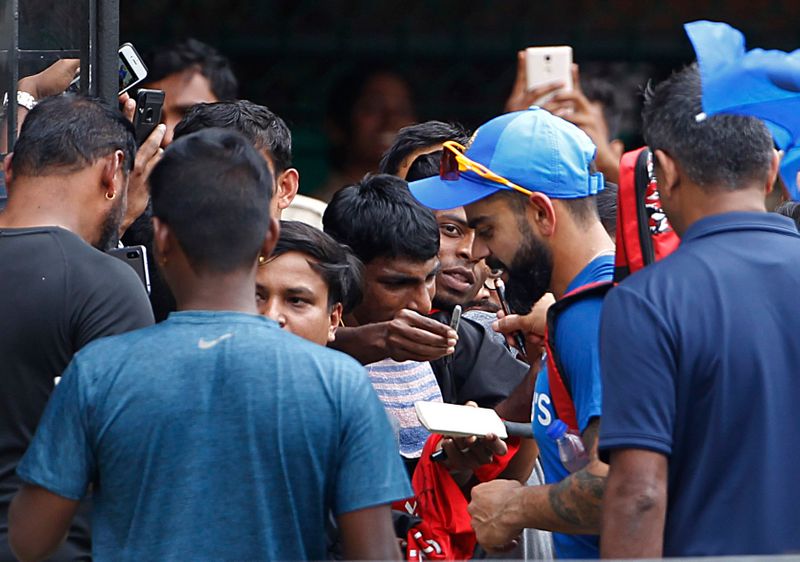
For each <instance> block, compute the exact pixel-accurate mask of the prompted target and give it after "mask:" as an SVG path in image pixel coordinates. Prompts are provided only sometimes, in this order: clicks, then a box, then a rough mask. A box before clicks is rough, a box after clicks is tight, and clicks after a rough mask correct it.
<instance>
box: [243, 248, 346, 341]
mask: <svg viewBox="0 0 800 562" xmlns="http://www.w3.org/2000/svg"><path fill="white" fill-rule="evenodd" d="M312 263H313V260H312V259H311V258H310V257H309V256H307V255H305V254H302V253H300V252H286V253H285V254H281V255H280V256H278V257H275V258H272V259H270V260H268V261H267V262H266V263H264V264H261V265H259V267H258V271H257V273H256V304H257V305H258V311H259V313H260V314H262V315H263V316H266V317H267V318H271V319H273V320H275V321H276V322H278V324H280V326H281V328H283V329H284V330H287V331H289V332H291V333H293V334H295V335H297V336H300V337H301V338H304V339H307V340H309V341H312V342H314V343H317V344H319V345H327V344H328V342H331V341H333V339H334V337H335V331H336V327H337V326H338V325H339V320H340V319H341V316H342V305H341V303H336V304H335V305H334V306H333V307H330V306H328V285H327V284H326V283H325V280H324V279H323V278H322V276H321V275H320V274H319V273H317V272H316V271H315V270H314V269H313V268H312V267H311V264H312Z"/></svg>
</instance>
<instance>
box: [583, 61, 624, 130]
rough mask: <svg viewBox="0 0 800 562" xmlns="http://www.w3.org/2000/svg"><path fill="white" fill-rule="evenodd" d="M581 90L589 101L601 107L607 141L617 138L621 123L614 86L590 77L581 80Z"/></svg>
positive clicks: (619, 108) (617, 96) (620, 110)
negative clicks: (606, 130) (606, 131)
mask: <svg viewBox="0 0 800 562" xmlns="http://www.w3.org/2000/svg"><path fill="white" fill-rule="evenodd" d="M581 90H583V94H584V95H585V96H586V98H587V99H588V100H589V101H592V102H597V103H599V104H600V105H602V106H603V118H604V119H605V122H606V128H607V129H608V140H610V141H611V140H614V139H616V138H617V137H618V136H619V132H620V131H619V130H620V124H621V123H622V108H621V107H620V102H619V95H618V94H617V89H616V88H615V87H614V84H612V83H611V82H609V81H608V80H606V79H604V78H600V77H597V76H592V77H589V78H582V79H581Z"/></svg>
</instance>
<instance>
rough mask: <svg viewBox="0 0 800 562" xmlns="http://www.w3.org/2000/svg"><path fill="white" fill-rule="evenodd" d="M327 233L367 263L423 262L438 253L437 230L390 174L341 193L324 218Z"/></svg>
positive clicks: (427, 211)
mask: <svg viewBox="0 0 800 562" xmlns="http://www.w3.org/2000/svg"><path fill="white" fill-rule="evenodd" d="M322 224H323V225H324V227H325V232H327V233H328V234H330V235H331V236H332V237H333V238H334V239H335V240H337V241H338V242H340V243H342V244H347V245H348V246H350V247H351V248H352V249H353V252H355V254H356V256H358V258H359V259H360V260H361V261H362V262H364V263H365V264H368V263H370V262H371V261H372V260H374V259H375V258H378V257H390V258H407V259H410V260H414V261H427V260H429V259H431V258H433V257H435V256H436V255H437V254H438V253H439V227H438V226H437V224H436V218H435V217H434V216H433V213H432V212H431V211H430V209H427V208H426V207H423V206H422V205H421V204H420V203H418V202H417V200H416V199H414V197H413V196H412V195H411V192H410V191H409V190H408V184H407V183H406V182H405V181H404V180H401V179H400V178H398V177H395V176H390V175H388V174H378V175H374V176H367V177H365V178H364V179H363V180H361V181H360V182H359V183H357V184H356V185H350V186H347V187H344V188H342V189H340V190H339V191H338V192H336V194H335V195H334V196H333V199H332V200H331V202H330V203H329V204H328V208H327V209H325V214H324V215H323V216H322Z"/></svg>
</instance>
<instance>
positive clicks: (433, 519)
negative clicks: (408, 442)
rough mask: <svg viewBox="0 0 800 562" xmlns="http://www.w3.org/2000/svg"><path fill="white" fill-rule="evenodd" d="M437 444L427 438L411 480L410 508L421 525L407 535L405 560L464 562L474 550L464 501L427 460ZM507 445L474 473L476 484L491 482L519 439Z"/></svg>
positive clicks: (437, 466)
mask: <svg viewBox="0 0 800 562" xmlns="http://www.w3.org/2000/svg"><path fill="white" fill-rule="evenodd" d="M441 440H442V436H441V435H431V436H430V437H429V438H428V441H427V442H426V443H425V447H424V449H423V450H422V457H421V458H420V461H419V463H418V464H417V468H416V469H415V470H414V476H413V478H412V479H411V484H412V487H413V488H414V495H415V500H416V503H415V504H414V505H413V506H411V507H412V509H413V511H414V515H416V516H418V517H420V518H421V519H422V523H420V524H419V525H417V526H415V527H414V528H412V529H411V530H410V531H409V532H408V560H419V559H420V557H421V558H425V559H427V560H468V559H470V558H472V553H473V551H474V550H475V544H476V539H475V531H473V530H472V526H471V525H470V516H469V513H467V505H468V502H467V499H466V498H465V497H464V494H463V492H462V491H461V488H459V487H458V484H456V483H455V481H454V480H453V477H452V476H450V473H449V472H448V470H447V468H446V467H445V466H444V465H442V463H437V462H433V461H432V460H430V456H431V453H433V452H435V451H436V447H437V445H438V444H439V442H440V441H441ZM507 445H508V453H507V454H505V455H504V456H502V457H497V456H495V457H494V460H493V461H492V462H491V463H490V464H487V465H484V466H481V467H480V468H479V469H478V470H476V471H475V477H476V478H477V479H478V480H479V481H480V482H487V481H489V480H494V479H495V478H497V477H498V476H499V475H500V474H501V473H502V472H503V471H504V470H505V469H506V467H507V466H508V463H509V461H510V460H511V459H512V458H513V457H514V455H515V454H516V453H517V450H518V449H519V439H518V438H511V439H509V441H508V442H507ZM403 504H404V509H405V505H406V502H403Z"/></svg>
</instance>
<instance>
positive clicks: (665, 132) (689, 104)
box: [642, 64, 773, 190]
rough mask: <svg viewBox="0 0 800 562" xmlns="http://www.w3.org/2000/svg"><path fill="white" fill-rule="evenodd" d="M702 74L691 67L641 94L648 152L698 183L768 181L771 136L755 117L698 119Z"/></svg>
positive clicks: (736, 185) (730, 185) (734, 185)
mask: <svg viewBox="0 0 800 562" xmlns="http://www.w3.org/2000/svg"><path fill="white" fill-rule="evenodd" d="M702 111H703V106H702V89H701V83H700V73H699V72H698V69H697V65H696V64H693V65H690V66H687V67H685V68H684V69H682V70H680V71H678V72H676V73H674V74H673V75H672V76H670V77H669V78H667V79H666V80H664V81H663V82H662V83H660V84H659V85H658V86H657V87H656V88H652V87H650V86H648V88H647V90H646V92H645V100H644V109H643V110H642V121H643V129H644V131H643V132H644V138H645V141H646V142H647V144H648V145H649V146H650V149H651V150H653V151H655V150H663V151H664V152H666V153H667V154H669V155H670V156H671V157H672V158H674V159H675V160H676V161H677V162H678V163H679V164H680V166H681V168H682V169H683V171H684V172H685V173H686V175H687V176H688V177H689V179H691V180H692V181H693V182H694V183H696V184H697V185H699V186H701V187H703V188H707V189H714V188H721V189H726V190H736V189H740V188H742V187H746V186H747V183H748V182H751V181H754V180H762V179H766V177H767V176H768V174H769V169H770V165H771V162H772V147H773V144H772V137H771V136H770V133H769V131H768V130H767V127H766V126H765V125H764V123H762V122H761V121H760V120H758V119H756V118H755V117H743V116H739V115H714V116H712V117H708V118H706V119H704V120H702V121H699V122H698V121H697V119H695V116H696V115H698V114H700V113H701V112H702Z"/></svg>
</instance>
